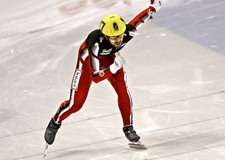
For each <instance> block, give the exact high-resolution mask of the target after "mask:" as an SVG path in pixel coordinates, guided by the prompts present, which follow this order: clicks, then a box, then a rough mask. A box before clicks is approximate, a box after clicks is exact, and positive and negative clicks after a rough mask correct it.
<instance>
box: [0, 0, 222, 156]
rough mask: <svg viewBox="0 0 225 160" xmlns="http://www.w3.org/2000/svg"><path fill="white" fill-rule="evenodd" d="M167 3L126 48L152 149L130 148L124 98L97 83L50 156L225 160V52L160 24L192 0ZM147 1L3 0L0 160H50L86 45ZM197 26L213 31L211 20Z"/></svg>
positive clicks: (138, 112) (137, 118) (142, 130)
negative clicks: (110, 20) (59, 116)
mask: <svg viewBox="0 0 225 160" xmlns="http://www.w3.org/2000/svg"><path fill="white" fill-rule="evenodd" d="M206 1H208V0H206ZM162 2H163V7H162V8H161V10H160V11H159V13H160V14H158V15H157V14H156V15H155V16H154V18H153V20H149V21H148V22H147V23H145V24H144V25H143V26H142V27H141V28H140V30H139V31H138V34H137V35H136V37H135V38H134V39H133V40H132V41H131V42H130V43H129V44H127V46H126V47H125V48H124V49H123V50H122V51H121V53H122V54H123V55H124V58H125V59H126V62H127V64H126V65H125V66H124V69H125V71H126V72H127V75H128V86H129V90H130V92H131V94H132V98H133V102H134V127H135V129H136V131H137V132H138V133H139V135H140V136H141V141H142V142H143V143H144V144H145V145H146V146H147V150H135V149H130V148H129V147H128V145H127V144H128V141H127V140H126V138H125V137H124V134H123V132H122V120H121V116H120V113H119V110H118V107H117V97H116V94H115V92H114V90H113V88H112V87H111V86H110V84H109V83H108V82H107V81H103V82H101V83H99V84H95V83H93V84H92V87H91V89H90V92H89V96H88V99H87V101H86V103H85V105H84V107H83V108H82V109H81V110H80V111H79V112H78V113H76V114H73V115H71V116H70V117H69V118H67V119H66V120H65V121H64V122H63V125H62V127H61V129H60V130H59V132H58V134H57V137H56V140H55V143H54V144H53V145H51V146H49V150H48V154H47V157H46V158H45V159H46V160H48V159H52V160H153V159H160V160H223V159H225V92H224V91H225V83H224V81H225V65H224V64H225V57H224V55H223V54H219V53H217V52H215V51H214V50H211V49H209V48H210V47H208V46H204V45H201V44H199V43H197V42H196V41H195V39H194V40H193V39H187V38H186V37H185V36H182V35H181V34H177V33H176V30H173V31H171V30H170V29H169V27H168V28H166V27H162V26H160V25H157V24H156V23H154V22H155V21H157V19H158V20H161V19H163V20H165V21H166V20H169V19H170V17H166V14H163V13H164V12H166V10H168V9H171V8H172V9H173V11H174V10H175V11H176V10H177V12H178V11H179V8H181V5H182V4H183V0H172V1H170V3H169V2H168V1H167V0H164V1H163V0H162ZM188 2H189V3H193V4H195V3H202V6H203V8H204V7H205V5H207V3H205V1H201V0H191V1H188ZM189 3H188V4H189ZM217 4H219V3H217V2H215V6H216V5H217ZM79 5H80V7H77V6H79ZM185 5H187V2H186V1H185ZM147 6H148V1H144V0H132V1H128V0H119V1H115V2H114V1H113V2H112V1H110V0H104V2H103V0H83V1H81V0H70V1H66V2H64V1H62V0H45V1H44V0H32V2H30V1H25V0H20V1H13V0H3V1H1V2H0V8H1V10H0V22H1V23H0V27H1V31H0V37H1V38H0V44H1V46H0V102H1V107H0V160H39V159H42V156H43V151H44V145H45V141H44V138H43V135H44V131H45V128H46V126H47V124H48V122H49V120H50V118H51V116H53V115H54V113H55V112H56V110H57V109H58V106H59V104H60V103H61V102H63V101H64V100H66V99H67V98H68V97H69V92H70V83H71V80H72V76H73V73H74V68H75V65H76V61H77V52H78V48H79V45H80V44H81V43H82V41H83V40H84V39H85V38H86V36H87V34H88V33H89V32H91V31H92V30H94V29H96V28H98V26H99V22H100V20H101V19H102V18H103V17H104V16H105V15H107V14H110V13H117V14H120V15H121V16H122V17H123V18H124V19H125V21H126V22H129V20H131V19H132V18H133V17H134V16H135V15H136V14H138V12H140V11H141V10H143V9H145V8H146V7H147ZM207 7H208V8H209V9H210V7H214V5H211V6H207ZM106 8H107V9H106ZM193 12H194V11H193ZM193 12H192V10H191V9H190V11H189V13H193ZM179 14H180V13H177V14H176V15H179ZM218 14H219V13H218ZM220 14H222V15H224V13H220ZM210 16H214V17H219V15H216V14H214V15H208V17H210ZM177 17H178V20H179V21H180V22H181V21H182V19H179V16H177ZM198 18H201V15H198ZM211 18H213V17H211ZM218 21H220V19H218ZM207 22H208V21H207ZM174 23H176V22H174ZM221 23H222V22H221ZM179 25H181V26H182V23H181V24H179ZM183 25H184V26H183V27H185V26H186V24H183ZM196 25H202V27H203V29H204V30H205V31H207V30H208V29H210V23H197V24H196ZM196 32H197V30H195V29H194V28H193V32H190V33H188V35H189V36H190V37H191V36H192V34H193V33H196ZM221 34H224V32H223V33H221ZM194 36H195V35H193V37H194ZM216 42H217V40H216V39H215V43H216Z"/></svg>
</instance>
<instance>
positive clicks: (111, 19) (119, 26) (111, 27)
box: [100, 14, 126, 36]
mask: <svg viewBox="0 0 225 160" xmlns="http://www.w3.org/2000/svg"><path fill="white" fill-rule="evenodd" d="M125 30H126V23H125V21H124V20H123V18H122V17H120V16H119V15H117V14H109V15H107V16H105V17H104V18H103V19H102V21H101V23H100V31H101V32H102V33H103V34H104V35H106V36H118V35H121V34H123V33H124V32H125Z"/></svg>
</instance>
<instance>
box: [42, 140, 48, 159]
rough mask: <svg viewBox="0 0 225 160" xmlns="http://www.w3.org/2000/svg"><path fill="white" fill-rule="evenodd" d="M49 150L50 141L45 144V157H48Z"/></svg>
mask: <svg viewBox="0 0 225 160" xmlns="http://www.w3.org/2000/svg"><path fill="white" fill-rule="evenodd" d="M47 152H48V143H46V144H45V150H44V155H43V158H45V157H46V155H47Z"/></svg>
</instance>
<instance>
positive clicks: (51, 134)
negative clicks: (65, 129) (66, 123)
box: [45, 118, 61, 145]
mask: <svg viewBox="0 0 225 160" xmlns="http://www.w3.org/2000/svg"><path fill="white" fill-rule="evenodd" d="M60 126H61V124H56V123H55V121H54V119H53V118H52V119H51V121H50V122H49V124H48V126H47V128H46V130H45V141H46V142H47V143H48V144H50V145H51V144H52V143H53V142H54V140H55V135H56V133H57V131H58V129H59V128H60Z"/></svg>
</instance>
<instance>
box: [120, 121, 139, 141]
mask: <svg viewBox="0 0 225 160" xmlns="http://www.w3.org/2000/svg"><path fill="white" fill-rule="evenodd" d="M123 132H124V134H125V136H126V137H127V139H128V140H129V141H130V142H138V141H139V139H140V137H139V136H138V135H137V134H136V132H135V131H134V128H133V126H132V125H130V126H125V127H123Z"/></svg>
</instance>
